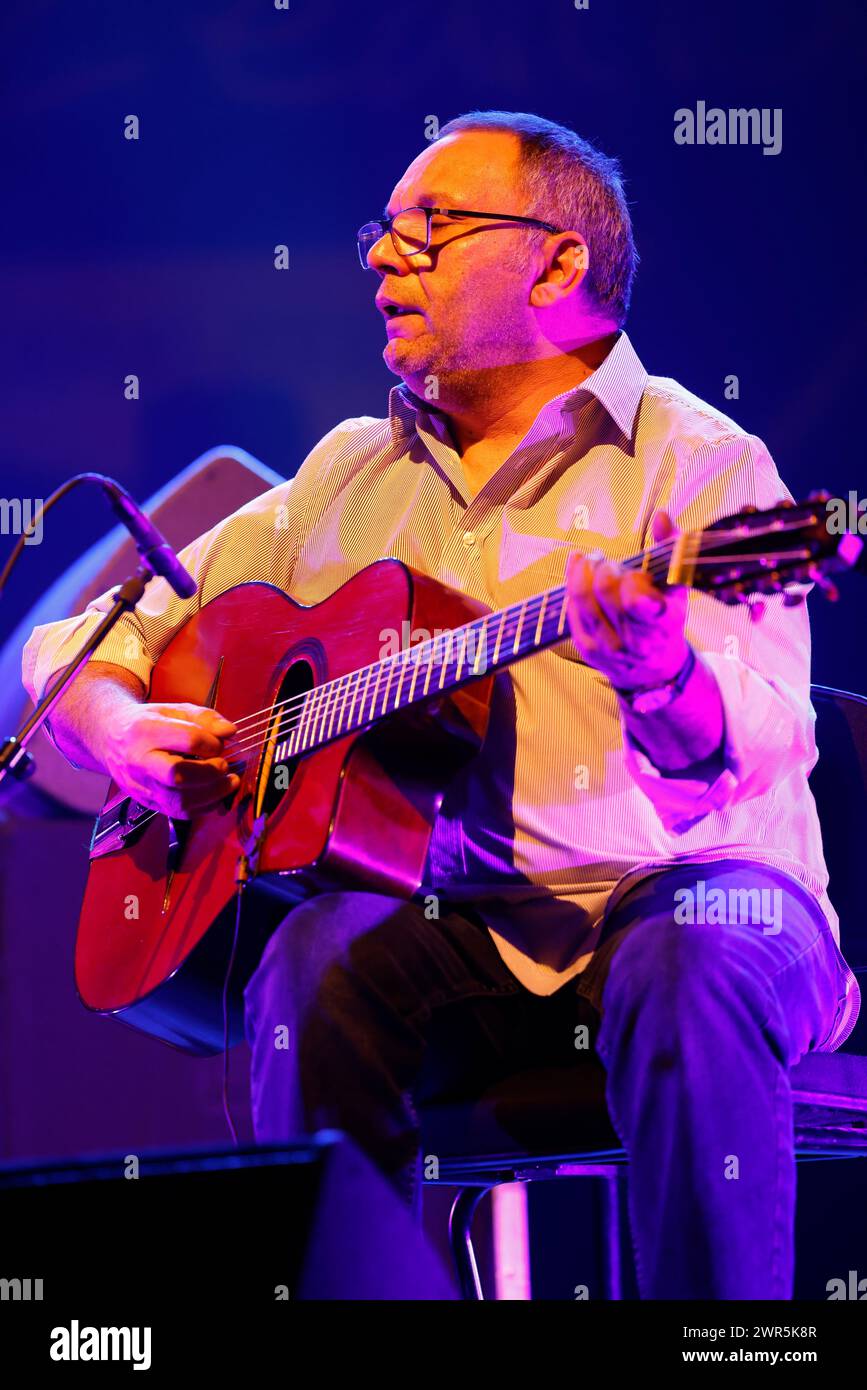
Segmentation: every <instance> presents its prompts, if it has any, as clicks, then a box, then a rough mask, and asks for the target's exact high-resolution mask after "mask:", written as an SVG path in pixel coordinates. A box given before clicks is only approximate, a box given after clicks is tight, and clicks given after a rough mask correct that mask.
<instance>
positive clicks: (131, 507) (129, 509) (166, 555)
mask: <svg viewBox="0 0 867 1390" xmlns="http://www.w3.org/2000/svg"><path fill="white" fill-rule="evenodd" d="M98 477H99V481H100V483H101V485H102V487H103V489H104V491H105V493H106V496H107V497H108V502H109V506H110V507H111V509H112V511H113V512H114V513H115V515H116V516H118V517H119V518H120V520H121V521H122V522H123V524H124V526H125V527H126V529H127V530H128V531H129V533H130V535H131V536H132V538H133V540H134V541H135V546H136V550H137V551H138V553H139V554H140V555H141V556H142V558H143V559H144V560H145V561H146V562H147V564H148V565H150V567H151V569H152V570H153V572H154V574H159V575H161V576H162V578H163V579H165V580H167V582H168V583H169V584H170V585H171V586H172V588H173V589H174V591H175V593H176V594H177V595H178V597H179V598H192V597H193V595H194V594H195V593H196V590H197V588H198V585H197V584H196V581H195V580H194V579H193V576H192V575H191V574H189V573H188V572H187V571H186V570H185V569H184V567H183V565H182V564H181V562H180V560H179V559H178V557H177V555H176V554H175V552H174V551H173V550H172V548H171V546H170V545H169V543H168V541H167V540H166V538H165V536H164V535H163V534H162V532H161V531H158V530H157V528H156V526H154V524H153V522H152V521H149V520H148V518H147V517H146V516H145V514H144V512H143V511H142V509H141V507H139V506H138V504H137V503H136V502H134V501H133V499H132V497H130V495H129V493H128V492H127V491H126V489H125V488H123V487H121V485H120V483H116V482H115V480H114V478H106V477H105V476H104V475H103V474H99V475H98Z"/></svg>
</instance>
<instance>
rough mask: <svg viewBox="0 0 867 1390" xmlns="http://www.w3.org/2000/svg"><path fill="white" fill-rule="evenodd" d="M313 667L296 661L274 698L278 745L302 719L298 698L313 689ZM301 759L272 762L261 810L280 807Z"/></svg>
mask: <svg viewBox="0 0 867 1390" xmlns="http://www.w3.org/2000/svg"><path fill="white" fill-rule="evenodd" d="M313 683H314V681H313V668H312V666H310V664H309V663H308V662H306V661H295V662H293V664H292V665H291V666H290V667H289V670H288V671H287V672H286V674H285V676H284V677H283V680H282V681H281V682H280V688H279V690H278V691H277V698H276V700H275V701H274V712H273V714H272V717H271V721H270V723H269V725H268V739H269V740H270V738H271V736H272V734H274V732H275V730H276V738H275V748H279V746H280V744H281V743H283V741H284V740H285V739H288V738H289V736H290V734H291V733H292V731H293V729H294V728H295V724H296V721H297V719H298V703H297V702H298V698H299V697H300V696H301V695H304V694H306V692H307V691H308V690H312V689H313ZM297 765H298V759H297V758H289V759H284V760H282V761H281V762H279V763H278V762H277V761H276V760H275V761H273V762H272V763H271V767H270V771H269V774H268V778H267V781H266V782H265V783H264V785H263V786H261V787H260V798H261V799H260V802H259V813H260V814H264V815H266V816H270V815H271V814H272V812H273V811H275V810H276V809H277V807H278V806H279V804H280V800H281V798H282V797H283V796H284V795H285V793H286V791H287V790H288V788H289V784H290V782H291V781H292V778H293V777H294V776H295V769H296V767H297Z"/></svg>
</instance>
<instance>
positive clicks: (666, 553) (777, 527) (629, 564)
mask: <svg viewBox="0 0 867 1390" xmlns="http://www.w3.org/2000/svg"><path fill="white" fill-rule="evenodd" d="M802 525H803V521H802V520H796V521H792V523H791V524H786V523H784V524H778V523H774V524H773V525H767V527H756V528H754V530H753V531H752V532H750V538H753V539H757V538H761V537H763V535H770V534H773V532H775V534H779V532H782V531H786V530H800V528H802ZM700 534H702V535H703V537H704V539H707V538H709V537H710V538H711V541H713V542H714V543H717V545H718V543H722V542H725V543H727V542H729V541H735V542H736V541H738V539H742V537H741V535H739V532H738V531H722V530H720V531H704V532H700ZM688 535H691V537H693V535H695V532H688ZM677 541H678V538H677V537H675V538H674V539H668V541H661V542H659V543H657V545H654V546H653V548H652V549H649V550H645V552H642V553H641V555H635V556H629V557H628V559H627V560H622V562H621V567H622V569H625V570H635V569H641V567H642V566H643V564H645V562H647V570H649V571H650V574H652V578H654V580H656V578H661V577H664V575H663V573H660V571H666V573H667V569H668V560H670V556H671V552H672V549H674V546H675V543H677ZM742 559H743V556H742V555H718V553H717V552H716V550H713V549H711V552H710V553H709V555H696V556H693V557H692V560H691V563H692V564H693V566H707V564H721V563H731V564H736V563H738V560H742ZM764 559H766V562H767V560H771V559H773V560H782V559H789V560H791V559H793V556H792V555H791V552H788V553H784V555H779V556H764ZM795 559H804V560H806V559H810V555H809V553H807V552H804V553H803V555H802V556H795ZM660 562H663V563H661V564H660ZM557 588H563V585H559V587H557ZM552 592H556V589H553V591H549V592H547V595H535V596H534V598H532V599H528V600H525V607H527V606H528V605H531V603H532V605H535V603H536V602H540V600H542V598H550V594H552ZM520 607H521V605H518V603H514V605H510V606H509V607H507V609H503V610H502V612H500V613H493V614H490V617H502V616H503V613H511V612H515V610H517V609H520ZM485 621H489V619H475V620H474V623H475V624H477V626H479V627H481V624H482V623H485ZM471 626H472V624H464V628H470V627H471ZM454 631H461V628H456V630H454ZM422 645H425V644H418V646H422ZM417 649H418V648H411V649H410V651H417ZM396 655H397V656H403V655H404V653H396ZM371 664H374V666H375V664H378V663H375V662H374V663H371ZM367 669H368V667H361V670H367ZM349 674H357V673H354V671H353V673H349ZM345 678H346V677H338V678H336V680H345ZM329 684H333V682H328V681H327V682H325V684H324V685H318V687H314V689H315V691H325V688H327V687H328V685H329ZM311 694H313V691H304V692H303V694H302V695H296V696H292V698H290V699H288V701H278V702H276V703H275V705H272V706H265V708H264V709H260V710H254V712H253V713H250V714H246V716H243V717H242V719H239V720H236V721H233V723H235V724H236V728H239V730H242V733H251V731H253V730H251V728H247V727H245V726H249V724H251V721H254V720H258V726H260V727H261V723H267V719H268V717H270V716H271V714H272V712H274V710H275V709H279V708H283V706H288V705H292V703H302V702H303V701H304V699H306V698H307V696H308V695H311ZM260 716H265V720H263V719H261V717H260ZM233 737H235V735H233Z"/></svg>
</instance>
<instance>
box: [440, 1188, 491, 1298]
mask: <svg viewBox="0 0 867 1390" xmlns="http://www.w3.org/2000/svg"><path fill="white" fill-rule="evenodd" d="M490 1190H491V1189H490V1188H489V1187H462V1188H461V1190H460V1191H459V1193H458V1195H457V1196H456V1197H455V1200H454V1201H453V1203H452V1209H451V1212H450V1213H449V1245H450V1246H451V1252H452V1259H453V1260H454V1263H455V1270H456V1271H457V1276H458V1283H459V1284H460V1289H461V1297H462V1298H466V1299H472V1300H477V1299H478V1300H482V1301H484V1297H485V1295H484V1294H483V1293H482V1284H481V1280H480V1279H479V1270H478V1266H477V1265H476V1252H475V1250H474V1249H473V1240H472V1235H471V1233H470V1228H471V1226H472V1224H473V1214H474V1212H475V1210H476V1207H477V1206H478V1205H479V1202H480V1201H481V1200H482V1198H483V1197H484V1195H485V1193H486V1192H490Z"/></svg>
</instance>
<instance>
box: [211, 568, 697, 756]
mask: <svg viewBox="0 0 867 1390" xmlns="http://www.w3.org/2000/svg"><path fill="white" fill-rule="evenodd" d="M673 546H674V542H672V541H665V542H662V543H661V544H660V545H659V546H656V547H655V548H654V549H653V550H651V551H648V552H647V553H646V556H645V555H638V556H633V557H631V558H630V559H629V560H626V561H624V562H623V568H625V569H635V568H638V567H639V566H641V565H642V564H643V563H644V561H645V559H647V560H648V561H649V564H650V565H654V566H655V569H656V571H657V572H656V573H654V574H653V576H652V577H653V578H658V577H661V576H660V574H659V573H658V571H659V569H660V566H659V564H658V563H657V562H659V561H660V560H662V559H665V560H666V561H667V559H668V553H669V552H670V551H671V550H672V549H673ZM664 568H665V570H666V572H667V563H666V565H665V567H664ZM563 587H564V586H563V585H558V586H556V587H555V588H554V589H553V590H549V591H548V592H547V593H544V594H536V595H534V596H533V597H532V598H529V599H526V600H524V601H523V603H515V604H510V605H509V606H508V607H507V608H505V609H503V610H501V611H500V612H499V613H492V614H490V615H488V616H486V617H482V618H476V619H473V621H472V622H470V623H465V624H462V626H461V627H458V628H455V629H453V632H454V633H455V634H459V633H461V632H467V633H468V632H469V631H470V630H475V631H481V630H482V629H483V627H484V626H485V625H486V624H489V623H490V621H491V619H492V618H499V619H500V620H502V619H503V618H504V617H506V618H507V619H508V618H510V617H511V616H512V615H514V616H515V617H516V618H517V617H521V616H522V615H523V618H526V617H527V616H529V617H531V618H533V617H537V616H538V613H539V610H540V608H541V607H542V604H543V602H548V601H550V599H551V594H552V593H557V592H558V591H559V590H560V589H563ZM564 598H565V595H564ZM561 602H562V601H561ZM505 626H506V627H507V626H508V622H507V623H506V624H505ZM431 645H432V643H431V642H424V643H418V644H417V645H416V646H415V647H410V648H408V649H405V650H404V651H402V652H397V653H395V655H394V656H393V657H391V658H388V657H386V658H384V659H383V660H382V661H378V662H371V663H370V665H369V666H362V667H360V668H359V670H357V671H351V672H348V673H347V674H346V675H343V676H338V677H336V678H335V679H334V680H332V681H326V682H325V683H324V684H322V685H319V686H314V687H313V689H312V690H308V691H304V692H302V694H300V695H293V696H290V697H289V698H288V699H286V700H279V701H277V702H276V703H275V704H273V705H270V706H265V707H264V708H263V709H260V710H255V711H254V712H252V713H251V714H248V715H245V716H243V717H242V718H240V719H238V720H233V721H232V722H233V723H234V724H235V726H236V729H238V730H240V732H241V737H243V736H245V735H247V734H250V733H253V732H254V731H255V730H258V729H261V728H262V727H263V726H264V725H265V724H267V723H268V722H269V721H270V719H271V717H272V715H273V714H274V712H275V711H276V710H278V709H283V710H284V711H285V712H287V713H288V712H289V709H290V707H292V706H297V707H299V708H300V707H301V706H303V705H304V704H305V703H306V702H307V700H308V698H310V697H312V696H315V695H320V696H323V695H325V693H326V692H328V693H329V694H330V693H332V692H333V691H334V690H335V689H336V686H337V685H338V684H339V682H340V681H345V680H348V679H349V678H351V677H353V676H358V677H360V676H361V675H362V674H363V673H364V672H365V671H368V670H372V669H373V668H374V667H375V666H379V665H383V666H384V665H386V664H387V663H388V661H393V662H394V663H395V667H394V669H397V667H398V665H399V664H401V662H402V661H403V659H404V658H406V657H410V658H411V660H410V662H408V663H407V662H404V664H413V663H414V664H417V665H421V664H423V663H422V661H421V659H420V657H419V656H418V655H417V653H419V652H422V651H424V650H425V649H426V648H429V647H431ZM464 646H466V643H464ZM359 686H360V679H359ZM356 693H357V691H356ZM365 698H366V695H365ZM318 703H319V704H320V705H321V704H322V703H323V701H322V700H321V699H320V700H319V702H318ZM326 703H327V702H326ZM254 721H256V722H255V723H254ZM237 737H238V734H233V735H232V738H231V739H230V740H228V743H229V744H231V743H232V742H234V741H235V739H237ZM236 751H239V752H240V751H243V749H238V750H236Z"/></svg>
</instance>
